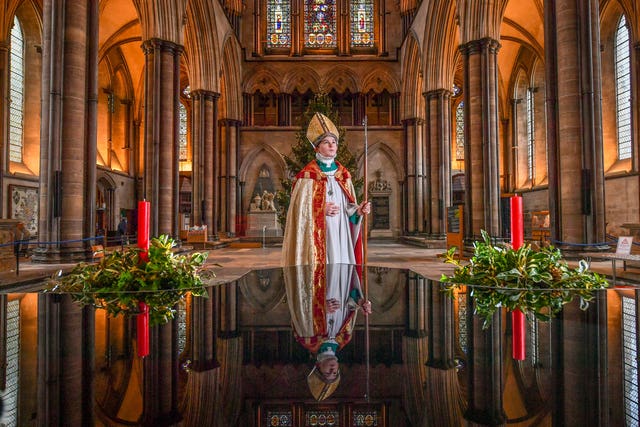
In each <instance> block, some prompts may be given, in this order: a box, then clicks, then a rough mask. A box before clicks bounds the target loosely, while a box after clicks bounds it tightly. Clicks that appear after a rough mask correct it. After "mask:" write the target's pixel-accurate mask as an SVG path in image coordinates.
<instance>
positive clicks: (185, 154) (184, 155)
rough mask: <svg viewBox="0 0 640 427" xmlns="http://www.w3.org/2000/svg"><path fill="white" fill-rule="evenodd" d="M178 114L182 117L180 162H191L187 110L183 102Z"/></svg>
mask: <svg viewBox="0 0 640 427" xmlns="http://www.w3.org/2000/svg"><path fill="white" fill-rule="evenodd" d="M178 114H179V116H180V130H179V145H180V161H181V162H186V161H188V160H189V151H188V144H187V108H186V107H185V106H184V104H183V103H182V102H180V105H179V106H178Z"/></svg>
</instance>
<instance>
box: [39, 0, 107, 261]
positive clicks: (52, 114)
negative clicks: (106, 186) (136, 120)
mask: <svg viewBox="0 0 640 427" xmlns="http://www.w3.org/2000/svg"><path fill="white" fill-rule="evenodd" d="M43 11H44V12H43V16H44V28H43V45H44V49H43V61H42V64H43V67H42V70H43V71H42V121H41V131H40V140H41V144H40V146H41V148H40V157H41V159H40V206H41V209H40V219H39V221H40V224H39V228H38V229H39V231H38V234H39V236H38V237H39V240H40V241H49V242H56V241H68V242H70V243H63V244H58V245H49V246H46V247H41V248H37V249H36V250H35V251H34V256H33V258H32V260H33V261H34V262H61V261H65V262H73V261H83V260H86V259H88V258H90V257H91V256H92V253H91V242H89V241H84V242H83V241H82V239H83V238H87V237H90V236H92V235H93V233H94V230H93V226H92V224H93V220H94V218H93V217H94V215H95V186H96V181H95V177H96V173H95V167H96V154H95V153H96V138H95V121H96V117H95V114H96V102H97V89H96V88H97V61H98V59H97V48H96V45H95V37H97V22H98V20H97V8H96V7H94V5H93V2H89V1H60V2H53V1H49V0H47V1H45V2H44V5H43ZM69 123H72V124H73V125H72V126H69Z"/></svg>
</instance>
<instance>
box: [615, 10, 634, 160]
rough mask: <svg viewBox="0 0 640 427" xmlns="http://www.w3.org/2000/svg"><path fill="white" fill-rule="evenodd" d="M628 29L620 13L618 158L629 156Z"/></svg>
mask: <svg viewBox="0 0 640 427" xmlns="http://www.w3.org/2000/svg"><path fill="white" fill-rule="evenodd" d="M630 50H631V48H630V45H629V29H628V28H627V21H626V19H625V17H624V15H622V16H621V17H620V21H619V22H618V28H617V29H616V37H615V80H616V130H617V137H618V159H619V160H624V159H629V158H631V56H630Z"/></svg>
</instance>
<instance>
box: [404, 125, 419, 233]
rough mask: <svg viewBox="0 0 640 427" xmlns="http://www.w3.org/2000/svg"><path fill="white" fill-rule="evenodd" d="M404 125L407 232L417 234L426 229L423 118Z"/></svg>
mask: <svg viewBox="0 0 640 427" xmlns="http://www.w3.org/2000/svg"><path fill="white" fill-rule="evenodd" d="M402 124H403V126H404V138H405V144H404V145H405V147H406V152H405V159H404V163H405V169H406V171H407V177H406V189H407V190H406V195H405V197H406V203H407V210H406V218H405V229H404V232H405V233H409V234H415V233H421V232H423V231H424V221H423V220H422V217H421V215H420V214H421V212H423V211H424V209H423V200H424V198H423V194H422V190H423V188H422V180H423V179H424V176H423V170H422V164H423V162H422V159H423V139H422V131H423V128H422V124H423V122H422V120H421V119H419V118H412V119H406V120H403V122H402Z"/></svg>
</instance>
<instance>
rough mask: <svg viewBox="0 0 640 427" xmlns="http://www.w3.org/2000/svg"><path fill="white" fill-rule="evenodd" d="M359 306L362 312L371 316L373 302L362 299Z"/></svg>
mask: <svg viewBox="0 0 640 427" xmlns="http://www.w3.org/2000/svg"><path fill="white" fill-rule="evenodd" d="M358 305H359V306H360V308H362V312H363V313H364V314H365V316H366V315H369V314H371V301H369V300H366V301H365V300H364V299H361V300H360V301H359V302H358Z"/></svg>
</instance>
